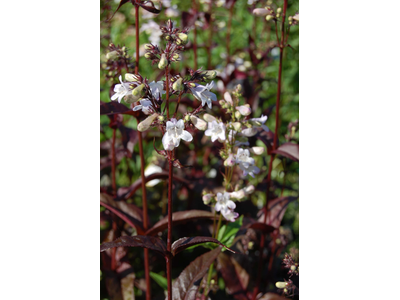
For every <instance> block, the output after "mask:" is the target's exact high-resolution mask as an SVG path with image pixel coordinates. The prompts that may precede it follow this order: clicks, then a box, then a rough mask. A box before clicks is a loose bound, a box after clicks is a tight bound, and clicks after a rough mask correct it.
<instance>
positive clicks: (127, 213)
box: [100, 193, 144, 234]
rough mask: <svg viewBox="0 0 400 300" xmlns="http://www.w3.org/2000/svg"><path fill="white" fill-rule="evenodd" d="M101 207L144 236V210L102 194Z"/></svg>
mask: <svg viewBox="0 0 400 300" xmlns="http://www.w3.org/2000/svg"><path fill="white" fill-rule="evenodd" d="M100 205H102V206H104V207H105V208H107V209H108V210H110V211H111V212H113V213H114V214H116V215H117V216H118V217H120V218H121V219H122V220H124V221H125V222H126V223H128V224H129V225H131V226H132V227H134V228H136V231H137V232H138V233H139V234H144V230H143V228H142V226H143V225H142V224H143V221H142V214H143V213H142V210H141V209H140V208H138V207H137V206H135V205H133V204H128V203H126V202H123V201H114V200H113V198H112V197H111V196H109V195H107V194H104V193H100Z"/></svg>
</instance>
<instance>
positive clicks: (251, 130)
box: [240, 127, 257, 137]
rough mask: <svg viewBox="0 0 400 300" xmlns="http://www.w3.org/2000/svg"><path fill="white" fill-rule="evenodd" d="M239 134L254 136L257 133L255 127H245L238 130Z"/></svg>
mask: <svg viewBox="0 0 400 300" xmlns="http://www.w3.org/2000/svg"><path fill="white" fill-rule="evenodd" d="M240 134H241V135H244V136H247V137H251V136H254V135H256V134H257V129H255V128H253V127H252V128H246V129H243V130H242V131H241V132H240Z"/></svg>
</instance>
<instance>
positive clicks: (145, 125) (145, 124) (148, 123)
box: [137, 113, 159, 132]
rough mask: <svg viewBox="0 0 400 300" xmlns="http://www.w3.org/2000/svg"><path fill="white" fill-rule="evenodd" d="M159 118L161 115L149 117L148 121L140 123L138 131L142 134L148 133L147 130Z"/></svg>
mask: <svg viewBox="0 0 400 300" xmlns="http://www.w3.org/2000/svg"><path fill="white" fill-rule="evenodd" d="M158 116H159V114H157V113H155V114H152V115H151V116H148V117H147V118H146V119H144V120H143V121H142V122H140V123H139V124H138V126H137V130H138V131H140V132H143V131H146V130H147V129H149V128H150V126H151V124H152V123H153V122H154V120H155V119H156V118H157V117H158Z"/></svg>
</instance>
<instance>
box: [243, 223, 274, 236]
mask: <svg viewBox="0 0 400 300" xmlns="http://www.w3.org/2000/svg"><path fill="white" fill-rule="evenodd" d="M248 228H253V229H258V230H260V231H262V232H263V233H264V234H267V233H271V232H273V231H274V230H275V229H276V228H275V227H273V226H271V225H267V224H265V223H260V222H255V223H253V224H251V225H250V226H249V227H248Z"/></svg>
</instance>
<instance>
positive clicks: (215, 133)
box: [204, 121, 226, 142]
mask: <svg viewBox="0 0 400 300" xmlns="http://www.w3.org/2000/svg"><path fill="white" fill-rule="evenodd" d="M225 129H226V128H225V125H224V123H218V122H217V121H212V122H210V123H208V129H207V130H206V131H205V132H204V134H205V135H206V136H211V141H212V142H215V141H216V140H217V139H220V140H222V141H225Z"/></svg>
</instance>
